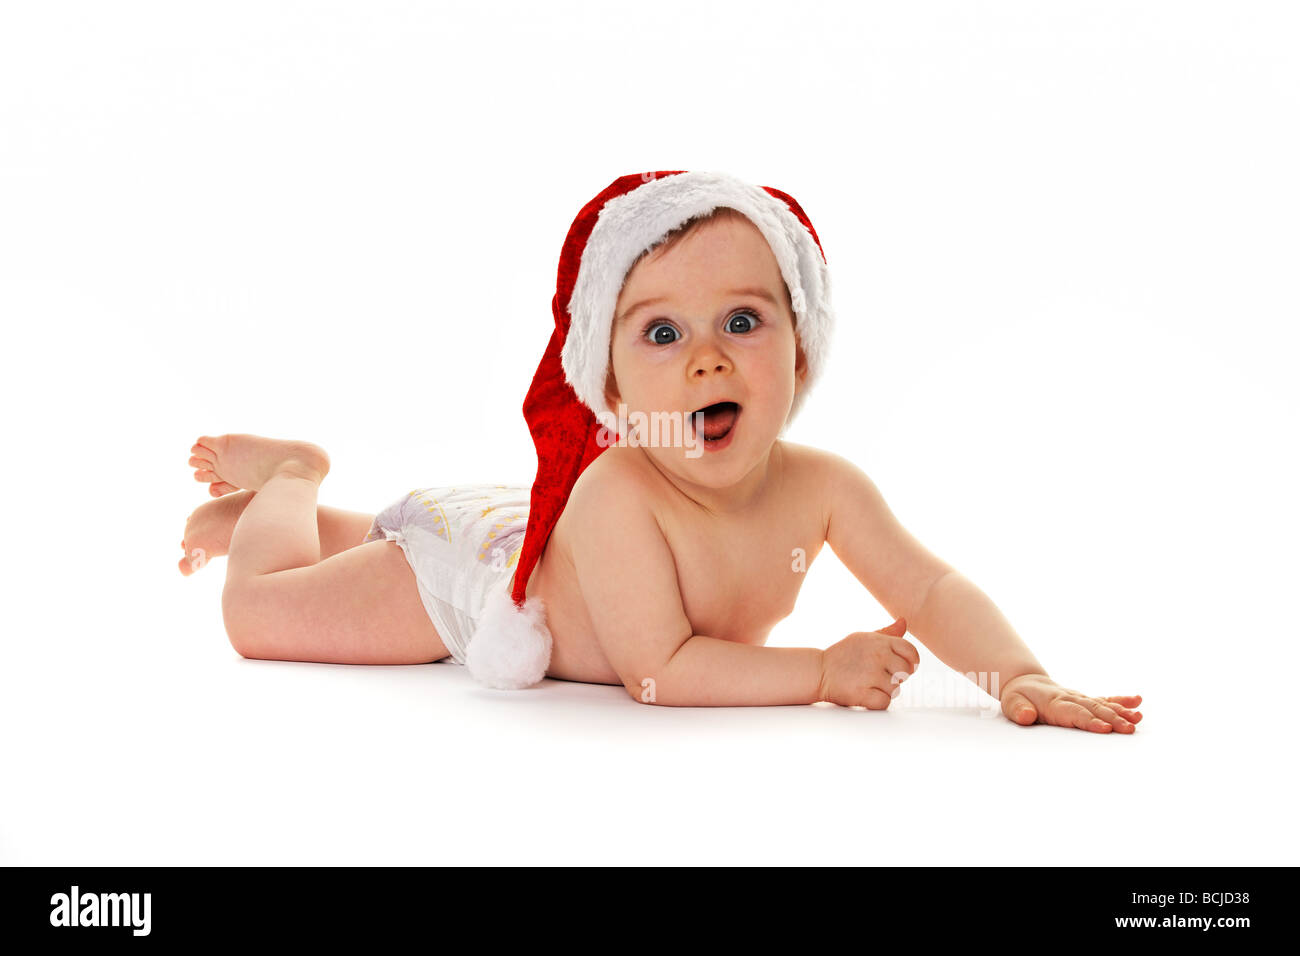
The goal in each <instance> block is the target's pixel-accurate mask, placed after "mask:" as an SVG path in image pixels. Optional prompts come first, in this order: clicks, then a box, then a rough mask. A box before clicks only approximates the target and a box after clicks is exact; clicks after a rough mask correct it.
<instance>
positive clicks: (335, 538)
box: [177, 491, 375, 577]
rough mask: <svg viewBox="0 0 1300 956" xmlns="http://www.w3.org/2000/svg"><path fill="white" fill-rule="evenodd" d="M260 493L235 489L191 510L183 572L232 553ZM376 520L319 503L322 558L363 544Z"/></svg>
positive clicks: (183, 546) (183, 540) (183, 545)
mask: <svg viewBox="0 0 1300 956" xmlns="http://www.w3.org/2000/svg"><path fill="white" fill-rule="evenodd" d="M256 494H257V493H256V492H254V491H235V492H232V493H230V494H226V495H222V496H220V497H218V498H213V499H212V500H211V501H205V502H204V503H203V504H201V505H199V506H198V507H197V508H195V509H194V510H193V511H192V512H190V516H189V517H188V518H187V519H186V520H185V535H184V537H182V538H181V550H182V551H183V552H184V557H182V558H181V559H180V561H179V562H178V563H177V566H178V567H179V568H180V571H181V574H184V575H186V576H187V577H188V576H189V575H191V574H193V573H194V572H195V571H197V570H199V569H200V568H202V567H203V566H204V565H206V564H207V563H208V562H210V561H211V560H212V559H213V558H219V557H222V556H223V555H226V554H229V553H230V538H231V535H233V534H234V532H235V525H236V524H237V523H238V521H239V516H240V515H242V514H243V513H244V509H245V508H247V507H248V503H249V502H250V501H252V500H253V497H254V496H255V495H256ZM374 520H375V516H374V515H370V514H366V513H365V512H362V511H346V510H344V509H342V508H331V507H330V506H329V505H317V506H316V529H317V533H318V534H319V536H320V556H321V559H322V560H324V559H325V558H329V557H333V556H334V555H336V554H338V553H339V552H340V551H346V550H347V549H348V548H355V547H356V546H357V545H359V544H361V543H362V542H363V541H364V540H365V538H366V534H367V532H369V531H370V525H371V524H372V523H373V522H374Z"/></svg>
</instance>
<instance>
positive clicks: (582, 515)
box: [566, 468, 822, 707]
mask: <svg viewBox="0 0 1300 956" xmlns="http://www.w3.org/2000/svg"><path fill="white" fill-rule="evenodd" d="M640 482H641V478H640V476H638V475H636V474H633V473H630V472H625V471H622V470H620V469H617V468H610V469H608V470H606V471H603V472H602V474H601V475H600V477H599V480H597V481H590V482H580V483H579V484H578V485H576V486H575V487H574V490H573V494H572V495H571V496H570V499H569V502H568V504H567V505H566V511H569V512H571V513H572V515H573V520H574V531H575V534H574V537H573V560H574V565H575V571H576V572H577V576H578V580H579V582H580V585H581V587H582V594H583V598H584V599H585V601H586V603H587V608H588V611H589V613H590V615H591V622H592V625H593V626H594V627H595V630H596V637H597V640H599V642H600V646H601V649H602V650H603V651H604V653H605V656H606V657H607V658H608V659H609V662H610V664H611V666H613V668H614V670H615V671H617V672H618V676H619V677H620V678H621V679H622V681H623V686H624V687H625V688H626V689H627V692H628V693H629V694H630V695H632V699H633V700H637V701H642V702H644V703H656V704H668V705H671V706H679V707H683V706H684V707H743V706H755V705H760V706H761V705H768V704H810V703H813V702H814V701H816V700H817V699H818V687H819V683H820V680H821V659H822V652H821V651H820V650H818V649H817V648H810V647H762V646H759V645H753V644H737V643H735V642H733V641H728V640H722V639H719V638H715V637H708V636H707V635H704V634H695V633H694V632H693V629H692V627H691V624H690V621H689V620H688V619H687V617H686V611H685V609H684V608H683V607H682V598H681V591H680V590H679V589H678V586H677V567H676V563H675V562H674V560H673V555H672V551H671V550H670V549H669V546H668V542H667V540H666V539H665V537H664V534H663V532H662V531H661V530H660V528H659V524H658V522H657V521H656V520H655V517H654V515H653V513H652V512H651V510H650V508H649V506H648V505H647V504H646V497H645V494H644V490H643V488H642V487H641V485H640Z"/></svg>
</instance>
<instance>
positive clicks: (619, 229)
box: [560, 172, 834, 424]
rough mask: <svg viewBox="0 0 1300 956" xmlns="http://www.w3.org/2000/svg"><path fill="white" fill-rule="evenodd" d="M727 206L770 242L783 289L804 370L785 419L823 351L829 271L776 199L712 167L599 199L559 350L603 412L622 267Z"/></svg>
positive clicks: (580, 389) (581, 392)
mask: <svg viewBox="0 0 1300 956" xmlns="http://www.w3.org/2000/svg"><path fill="white" fill-rule="evenodd" d="M719 206H729V207H731V208H732V209H735V210H737V211H738V212H741V213H743V214H744V215H745V217H746V218H748V219H749V220H750V221H751V222H752V223H754V225H755V226H757V227H758V230H759V232H761V233H762V234H763V238H765V239H766V240H767V244H768V245H769V246H770V247H771V248H772V254H773V255H774V256H775V257H776V262H777V265H778V266H780V268H781V276H782V278H784V279H785V284H786V287H787V288H788V289H789V290H790V302H791V304H792V305H793V307H794V315H795V331H796V332H797V333H798V335H799V342H800V344H801V345H802V346H803V352H804V356H805V358H806V359H807V362H808V376H807V378H806V380H805V383H804V386H803V388H802V389H801V390H800V391H799V392H798V393H797V394H796V395H795V399H794V404H793V406H792V407H791V409H790V415H789V417H788V418H787V420H786V421H787V424H788V423H789V421H790V420H792V419H793V418H794V417H795V415H796V414H797V413H798V411H799V409H800V407H801V406H802V405H803V400H804V398H805V396H807V394H808V392H809V390H810V389H811V388H812V385H813V383H814V382H815V381H816V380H817V378H818V377H819V376H820V374H821V371H822V367H823V366H824V365H825V362H826V356H827V353H828V352H829V351H830V338H831V329H832V325H833V322H834V316H833V313H832V311H831V305H830V272H829V271H828V270H827V268H826V263H825V261H824V260H823V259H822V255H821V252H820V250H819V249H818V248H817V243H816V241H815V240H814V239H813V237H812V234H811V233H810V232H809V231H808V230H807V229H806V228H805V227H804V225H803V223H801V222H800V221H799V219H798V217H796V216H795V214H794V213H793V212H791V211H790V207H789V206H787V205H786V204H785V203H784V202H783V201H782V200H780V199H778V198H777V197H775V196H773V195H772V194H771V193H769V192H767V191H766V190H764V189H761V188H760V187H758V186H753V185H750V184H749V183H746V182H743V181H742V180H739V179H737V178H736V177H735V176H731V175H728V174H727V173H720V172H685V173H675V174H673V175H669V176H663V177H660V178H656V179H652V180H649V181H648V182H647V183H646V184H645V185H643V186H638V187H637V188H636V189H633V190H632V191H631V192H627V193H624V194H623V195H621V196H616V197H614V198H613V199H611V200H609V201H608V202H606V203H605V205H604V206H603V207H602V208H601V211H600V215H599V216H598V217H597V219H596V225H595V227H594V228H593V229H592V231H591V236H590V237H589V238H588V240H587V244H586V246H585V248H584V249H583V251H582V262H581V264H580V265H579V267H578V278H577V280H576V282H575V283H574V288H573V296H572V297H571V298H570V299H569V305H568V310H569V316H570V325H569V334H568V336H567V337H566V338H565V340H564V350H563V352H562V353H561V355H560V360H561V363H562V364H563V366H564V377H565V379H566V380H567V381H568V383H569V384H570V385H571V386H572V387H573V390H574V392H575V393H577V396H578V398H579V400H581V401H582V402H583V404H585V405H586V406H587V407H588V408H590V409H591V410H592V411H593V412H595V413H596V414H597V416H601V415H607V414H608V412H607V410H606V409H605V381H606V376H607V372H608V368H607V365H608V361H609V339H610V326H611V325H612V323H613V320H614V307H615V304H616V303H617V302H618V294H619V292H620V291H621V290H622V288H623V280H624V279H625V278H626V277H627V273H628V270H629V269H631V267H632V263H634V262H635V261H636V260H637V259H638V258H639V257H640V256H641V255H642V253H644V252H645V251H646V250H648V249H649V248H650V247H651V246H653V245H654V244H655V243H656V242H657V241H658V240H659V239H661V238H663V236H664V235H665V234H666V233H668V232H671V231H672V230H673V229H676V228H677V227H678V226H680V225H681V224H682V223H684V222H686V221H687V220H688V219H692V218H694V217H696V216H700V215H704V214H706V213H709V212H712V211H713V210H714V209H716V208H717V207H719Z"/></svg>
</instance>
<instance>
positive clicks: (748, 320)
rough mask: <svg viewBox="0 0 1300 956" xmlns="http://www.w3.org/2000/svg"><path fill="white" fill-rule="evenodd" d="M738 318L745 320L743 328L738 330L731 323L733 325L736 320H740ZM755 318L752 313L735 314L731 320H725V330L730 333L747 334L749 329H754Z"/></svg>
mask: <svg viewBox="0 0 1300 956" xmlns="http://www.w3.org/2000/svg"><path fill="white" fill-rule="evenodd" d="M740 318H743V319H745V324H744V327H743V328H739V329H738V328H736V326H735V325H733V324H732V323H734V322H735V321H736V319H740ZM756 318H757V316H756V315H754V313H753V312H748V311H746V312H737V313H736V314H735V315H733V316H732V317H731V318H729V319H727V330H728V331H730V332H748V331H749V330H750V329H752V328H753V327H754V319H756Z"/></svg>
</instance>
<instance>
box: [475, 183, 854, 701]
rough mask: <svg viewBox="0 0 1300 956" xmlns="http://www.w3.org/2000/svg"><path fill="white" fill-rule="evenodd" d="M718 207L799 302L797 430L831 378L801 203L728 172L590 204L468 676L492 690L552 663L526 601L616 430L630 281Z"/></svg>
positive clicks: (826, 311) (826, 307) (564, 253)
mask: <svg viewBox="0 0 1300 956" xmlns="http://www.w3.org/2000/svg"><path fill="white" fill-rule="evenodd" d="M719 206H727V207H730V208H732V209H735V210H737V211H738V212H740V213H742V214H743V215H744V216H745V217H746V218H747V219H749V220H750V222H752V223H753V224H754V225H755V226H756V227H758V230H759V231H760V232H761V233H762V234H763V237H764V238H765V239H766V240H767V244H768V245H769V246H770V247H771V249H772V253H773V255H774V256H775V257H776V262H777V265H778V266H780V268H781V276H782V278H783V279H784V280H785V285H786V288H787V289H788V290H789V292H790V303H791V306H792V307H793V311H794V316H795V332H796V334H797V336H798V339H799V344H800V345H801V346H802V349H803V353H804V357H805V360H806V362H807V368H808V372H807V376H806V378H805V380H804V385H803V388H802V389H801V390H800V391H799V392H798V393H797V394H796V396H795V399H794V403H793V405H792V407H791V409H790V414H789V417H788V418H787V419H786V424H787V425H788V424H789V422H790V420H792V419H793V418H794V416H795V414H796V413H797V412H798V410H799V408H800V407H801V406H802V404H803V400H804V398H805V396H806V395H807V393H808V391H809V389H810V388H811V387H812V385H813V383H814V381H815V380H816V379H817V378H818V377H819V375H820V373H821V371H822V367H823V366H824V364H825V361H826V355H827V352H828V351H829V348H830V336H831V328H832V324H833V315H832V312H831V306H830V274H829V272H828V271H827V268H826V258H825V255H824V254H823V253H822V249H821V241H820V240H819V239H818V238H817V232H816V230H814V229H813V226H812V223H811V222H810V221H809V220H808V217H807V215H805V214H804V211H803V209H802V208H800V206H799V204H798V203H797V202H795V200H794V198H793V197H792V196H790V195H788V194H787V193H784V192H782V191H781V190H779V189H773V188H772V187H770V186H761V187H760V186H751V185H749V184H748V183H745V182H743V181H741V180H739V179H737V178H736V177H734V176H730V175H727V174H726V173H719V172H688V171H686V170H659V171H656V172H647V173H633V174H631V175H628V176H620V177H619V178H618V179H616V180H614V181H613V182H612V183H610V184H609V185H608V186H607V187H605V189H603V190H602V191H601V192H600V193H599V194H598V195H597V196H596V197H595V198H594V199H592V200H591V201H590V202H589V203H587V205H585V206H583V207H582V210H581V211H580V212H579V213H578V216H577V218H576V219H574V221H573V225H572V226H570V228H569V234H568V236H567V237H566V238H565V240H564V248H563V249H562V250H561V252H560V267H559V276H558V281H557V284H556V291H555V298H554V299H553V300H552V301H551V311H552V313H553V315H554V318H555V330H554V331H553V332H552V333H551V339H550V342H549V343H548V344H547V346H546V352H545V354H543V356H542V361H541V364H540V365H538V366H537V372H536V373H535V374H534V375H533V381H532V385H531V386H530V387H529V389H528V395H527V397H526V398H525V399H524V406H523V409H524V418H525V419H526V420H527V422H528V427H529V429H530V430H531V432H532V435H533V443H534V444H535V445H536V446H537V478H536V480H534V482H533V487H532V496H531V502H530V507H529V514H528V527H527V530H526V531H525V533H524V544H523V550H522V552H521V553H520V555H519V560H518V563H517V565H516V568H515V576H514V585H513V588H512V589H511V590H510V591H509V592H507V591H506V590H504V589H500V590H497V591H494V592H493V594H492V595H491V596H490V597H489V598H488V600H487V601H486V603H485V605H484V608H483V611H482V614H481V616H480V618H479V621H478V625H477V627H476V629H475V631H474V635H473V638H472V639H471V641H470V644H469V648H468V651H467V653H466V661H465V663H466V666H467V668H468V669H469V671H470V673H471V674H472V675H473V676H474V678H475V679H477V680H479V681H480V682H482V683H484V684H487V685H488V686H491V687H501V688H510V689H517V688H521V687H527V686H529V685H531V684H535V683H537V682H538V681H540V680H541V679H542V678H543V677H544V676H546V668H547V667H548V665H549V664H550V659H551V634H550V631H549V629H548V628H547V626H546V617H545V609H544V608H543V606H542V603H541V600H540V599H539V598H538V597H537V596H533V597H531V598H528V599H527V600H525V592H526V590H527V588H528V577H529V575H530V574H531V573H532V571H533V568H534V567H535V566H536V564H537V560H538V558H540V557H541V554H542V551H543V550H544V549H545V547H546V542H547V539H548V538H549V537H550V534H551V530H552V529H553V528H554V527H555V523H556V521H558V520H559V517H560V514H561V512H563V511H564V506H565V504H566V503H567V501H568V500H569V492H570V491H571V490H572V489H573V486H574V483H575V482H577V480H578V476H579V475H581V474H582V472H583V469H585V468H586V467H587V466H588V465H589V464H591V462H592V461H593V460H594V459H595V458H596V456H597V455H599V454H600V453H601V452H602V451H604V450H605V448H606V447H608V446H609V444H610V442H609V440H608V433H606V435H605V436H604V440H602V441H598V439H597V436H598V435H600V433H601V431H602V429H603V428H604V427H605V426H604V425H603V424H602V423H601V421H598V420H597V417H596V416H597V414H599V415H601V417H602V418H604V419H605V421H606V422H608V416H609V412H608V411H607V409H606V408H605V383H606V377H607V374H608V371H609V369H608V361H609V359H608V357H609V340H610V329H611V325H612V323H613V318H614V304H615V302H616V301H617V300H618V296H619V292H620V291H621V290H622V287H623V280H624V279H625V278H626V277H627V273H628V271H629V270H630V269H631V267H632V265H633V263H635V262H636V261H637V260H638V259H639V258H640V257H641V255H642V254H643V253H645V252H646V251H648V250H649V249H650V248H651V247H652V246H654V245H655V244H656V243H657V242H658V241H659V240H660V239H662V238H663V237H664V235H666V234H667V233H669V232H671V231H672V230H674V229H676V228H677V227H678V226H681V225H683V224H684V223H686V222H687V221H688V220H691V219H695V218H698V217H701V216H704V215H707V214H708V213H711V212H712V211H713V210H714V209H716V208H718V207H719Z"/></svg>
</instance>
